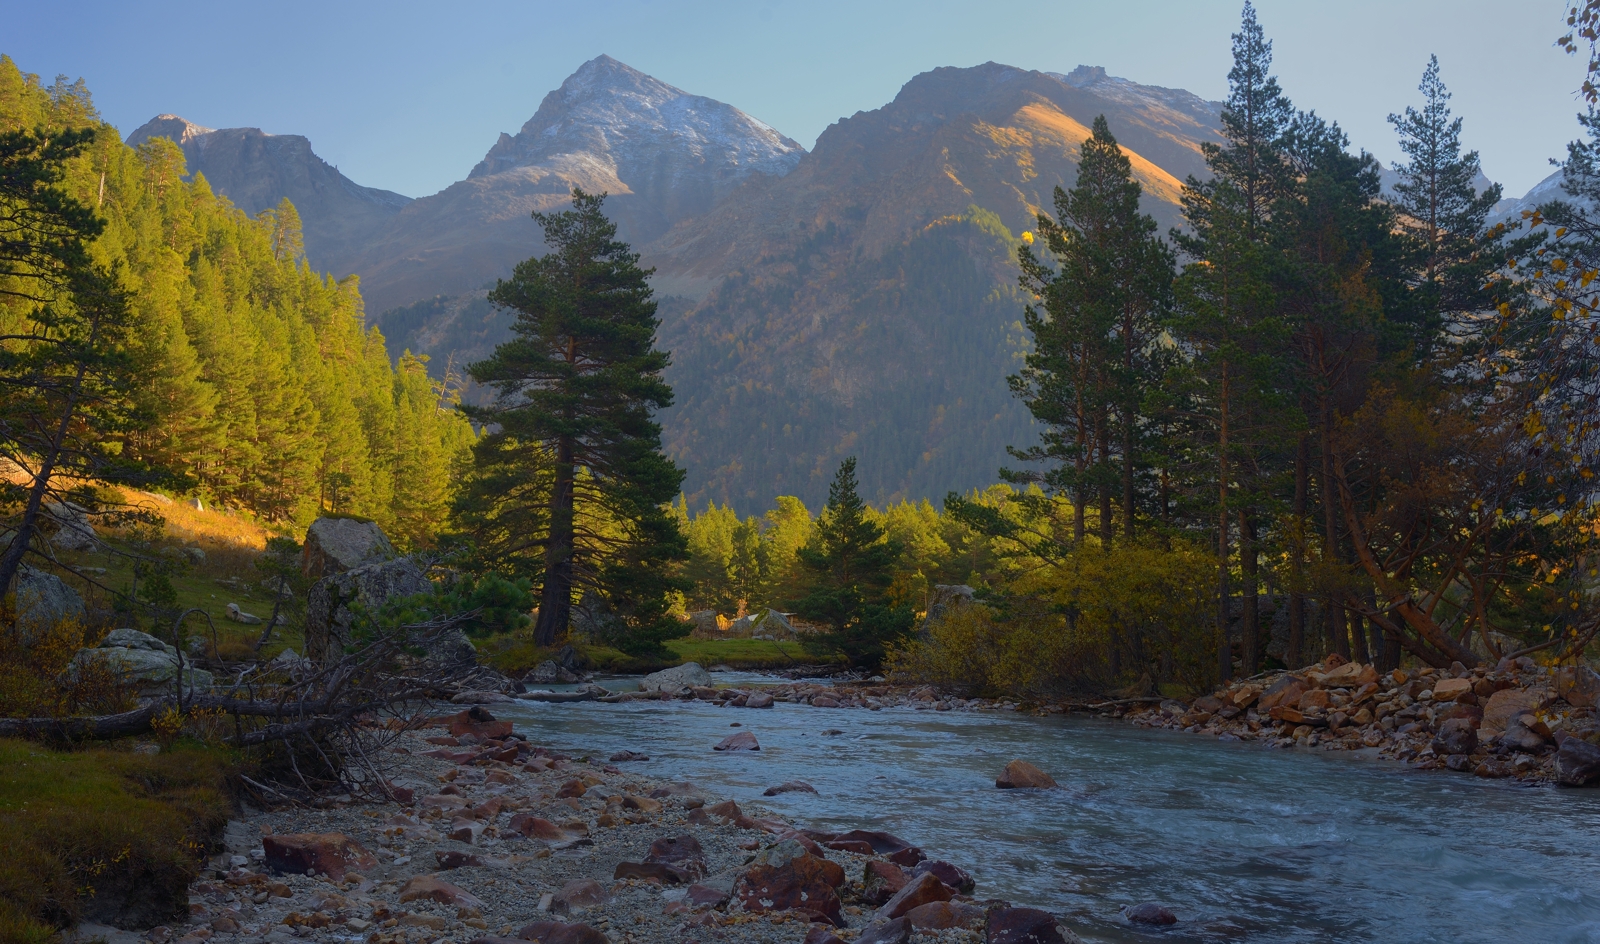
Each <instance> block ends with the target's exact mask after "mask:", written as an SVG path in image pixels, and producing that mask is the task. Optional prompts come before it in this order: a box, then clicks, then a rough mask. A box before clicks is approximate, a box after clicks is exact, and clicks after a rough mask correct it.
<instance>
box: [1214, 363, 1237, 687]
mask: <svg viewBox="0 0 1600 944" xmlns="http://www.w3.org/2000/svg"><path fill="white" fill-rule="evenodd" d="M1228 394H1229V389H1228V367H1227V365H1226V364H1224V365H1223V367H1222V398H1221V400H1220V401H1219V402H1220V404H1221V410H1220V411H1219V413H1218V423H1217V673H1218V675H1219V677H1220V679H1221V681H1224V682H1226V681H1227V680H1228V679H1230V678H1232V677H1233V652H1232V650H1231V649H1230V648H1229V647H1228V598H1229V596H1230V591H1229V588H1228Z"/></svg>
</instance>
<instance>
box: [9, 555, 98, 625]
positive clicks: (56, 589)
mask: <svg viewBox="0 0 1600 944" xmlns="http://www.w3.org/2000/svg"><path fill="white" fill-rule="evenodd" d="M16 601H17V603H16V612H17V628H18V629H19V630H20V631H21V633H22V639H23V642H24V643H31V642H33V641H34V640H36V639H38V638H39V637H40V636H41V635H43V634H44V633H45V632H46V631H47V630H49V629H50V627H52V626H54V625H56V624H57V623H60V622H62V621H64V620H69V619H71V620H78V621H80V622H81V621H82V620H83V617H84V609H83V597H80V596H78V591H76V590H74V589H72V588H71V587H69V586H67V585H66V584H65V583H63V582H62V580H61V578H60V577H57V576H56V575H55V574H47V573H45V572H44V571H42V570H36V569H34V568H32V567H28V566H27V565H23V566H22V567H21V568H20V569H18V571H17V591H16Z"/></svg>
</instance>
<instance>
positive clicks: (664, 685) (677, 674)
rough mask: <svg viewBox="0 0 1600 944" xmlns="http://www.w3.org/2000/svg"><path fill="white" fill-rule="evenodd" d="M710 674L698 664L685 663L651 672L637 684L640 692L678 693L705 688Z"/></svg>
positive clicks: (709, 680) (708, 682) (709, 679)
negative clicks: (684, 690) (687, 689)
mask: <svg viewBox="0 0 1600 944" xmlns="http://www.w3.org/2000/svg"><path fill="white" fill-rule="evenodd" d="M710 684H711V673H710V672H707V671H706V670H705V668H704V667H703V666H701V665H700V663H698V662H685V663H684V664H682V665H675V666H673V667H672V668H670V669H662V670H661V671H660V672H651V673H650V674H649V675H646V676H645V677H644V678H643V679H642V680H640V682H639V691H641V692H678V691H682V690H683V689H685V688H705V687H707V686H709V685H710Z"/></svg>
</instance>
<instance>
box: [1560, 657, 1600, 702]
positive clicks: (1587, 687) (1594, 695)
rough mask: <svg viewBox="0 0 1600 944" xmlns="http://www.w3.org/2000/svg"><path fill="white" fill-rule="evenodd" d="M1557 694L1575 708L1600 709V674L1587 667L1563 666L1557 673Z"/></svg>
mask: <svg viewBox="0 0 1600 944" xmlns="http://www.w3.org/2000/svg"><path fill="white" fill-rule="evenodd" d="M1556 694H1557V695H1560V696H1561V697H1562V698H1565V699H1566V700H1567V704H1569V705H1572V706H1573V707H1575V708H1596V707H1600V674H1596V673H1595V671H1594V669H1591V668H1589V667H1588V666H1587V665H1577V666H1570V665H1569V666H1563V667H1562V668H1561V669H1560V670H1559V671H1557V672H1556Z"/></svg>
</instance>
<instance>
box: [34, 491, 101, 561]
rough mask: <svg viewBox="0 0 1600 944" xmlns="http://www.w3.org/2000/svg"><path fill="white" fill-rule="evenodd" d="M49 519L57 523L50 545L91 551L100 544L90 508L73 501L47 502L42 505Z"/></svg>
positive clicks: (68, 549)
mask: <svg viewBox="0 0 1600 944" xmlns="http://www.w3.org/2000/svg"><path fill="white" fill-rule="evenodd" d="M40 511H43V512H44V516H45V518H46V519H47V520H49V521H50V522H51V523H53V524H54V525H55V534H54V535H52V536H51V537H50V545H51V546H52V547H54V548H55V549H56V550H58V551H89V550H93V549H94V547H95V545H96V544H98V543H99V542H97V541H96V540H95V536H94V523H93V522H92V521H91V520H90V518H89V509H87V508H85V507H83V506H82V505H78V504H75V503H73V502H45V503H44V504H43V505H42V506H40Z"/></svg>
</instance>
